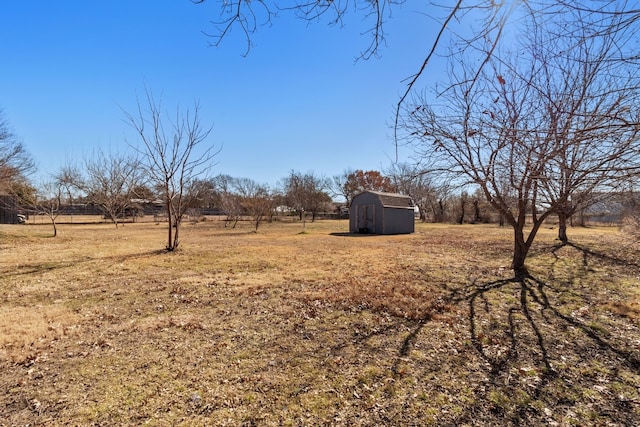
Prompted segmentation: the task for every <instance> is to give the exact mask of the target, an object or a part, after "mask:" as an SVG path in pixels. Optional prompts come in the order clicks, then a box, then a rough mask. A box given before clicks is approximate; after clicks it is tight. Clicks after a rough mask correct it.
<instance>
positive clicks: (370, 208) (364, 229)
mask: <svg viewBox="0 0 640 427" xmlns="http://www.w3.org/2000/svg"><path fill="white" fill-rule="evenodd" d="M374 208H375V206H374V205H360V206H358V223H357V228H358V232H359V233H373V232H374V229H373V226H374V221H373V219H374V218H373V217H374V212H375V210H374Z"/></svg>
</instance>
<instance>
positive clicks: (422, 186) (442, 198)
mask: <svg viewBox="0 0 640 427" xmlns="http://www.w3.org/2000/svg"><path fill="white" fill-rule="evenodd" d="M386 175H387V176H389V178H390V179H391V182H392V183H393V186H394V187H395V188H396V190H397V191H398V192H400V193H402V194H406V195H408V196H410V197H411V199H412V200H413V202H414V203H415V205H416V206H417V207H418V209H419V210H420V220H421V221H422V222H426V221H427V216H431V217H432V219H433V222H443V221H444V220H445V218H446V215H447V212H446V211H447V206H446V205H447V201H448V199H449V197H450V193H451V189H450V188H449V185H448V184H447V183H446V181H443V180H438V177H437V176H434V175H433V174H431V173H429V171H427V170H424V169H423V168H422V167H420V166H419V165H412V164H409V163H394V164H392V165H391V167H390V168H389V170H388V171H387V172H386Z"/></svg>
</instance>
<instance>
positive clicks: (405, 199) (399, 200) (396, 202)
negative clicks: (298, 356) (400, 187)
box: [356, 191, 414, 209]
mask: <svg viewBox="0 0 640 427" xmlns="http://www.w3.org/2000/svg"><path fill="white" fill-rule="evenodd" d="M364 193H371V194H375V195H376V196H378V199H379V200H380V203H382V206H384V207H385V208H411V209H413V206H414V205H413V200H412V199H411V197H409V196H406V195H404V194H397V193H383V192H382V191H365V192H364ZM364 193H360V194H364ZM356 197H357V196H356Z"/></svg>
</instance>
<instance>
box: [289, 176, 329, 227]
mask: <svg viewBox="0 0 640 427" xmlns="http://www.w3.org/2000/svg"><path fill="white" fill-rule="evenodd" d="M329 187H330V182H329V180H328V179H326V178H323V177H320V176H316V175H315V174H314V173H313V172H307V173H304V174H303V173H301V172H296V171H293V170H292V171H291V172H290V173H289V176H287V177H286V178H284V179H283V180H282V191H283V194H284V201H285V203H286V204H287V206H289V207H290V208H292V209H294V210H295V211H296V212H297V213H298V215H299V217H300V220H301V221H302V222H303V224H304V222H305V213H306V212H311V215H312V217H311V221H312V222H313V221H315V219H316V215H317V214H318V212H320V211H321V210H323V209H326V208H327V206H328V205H329V203H331V197H330V196H329V194H328V193H327V191H328V190H329Z"/></svg>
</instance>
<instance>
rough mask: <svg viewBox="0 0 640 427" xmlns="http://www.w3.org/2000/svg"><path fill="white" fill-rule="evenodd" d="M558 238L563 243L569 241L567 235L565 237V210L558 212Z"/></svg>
mask: <svg viewBox="0 0 640 427" xmlns="http://www.w3.org/2000/svg"><path fill="white" fill-rule="evenodd" d="M558 239H559V240H560V241H561V242H562V243H563V244H567V242H569V237H567V214H566V213H565V212H558Z"/></svg>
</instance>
